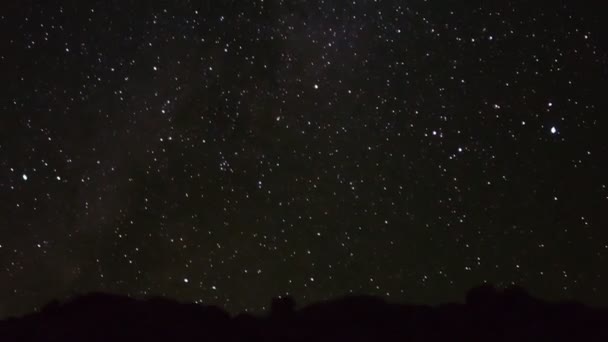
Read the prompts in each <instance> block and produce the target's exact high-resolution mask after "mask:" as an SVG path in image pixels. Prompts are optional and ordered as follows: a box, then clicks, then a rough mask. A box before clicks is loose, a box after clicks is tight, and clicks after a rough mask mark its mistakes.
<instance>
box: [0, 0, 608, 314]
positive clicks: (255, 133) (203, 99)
mask: <svg viewBox="0 0 608 342" xmlns="http://www.w3.org/2000/svg"><path fill="white" fill-rule="evenodd" d="M59 3H60V2H56V1H48V2H47V1H40V2H35V1H21V2H19V5H16V4H14V5H11V4H6V5H5V4H3V9H2V10H1V11H0V46H1V48H0V77H1V79H2V82H1V86H0V87H1V89H0V90H1V91H0V108H1V116H0V317H6V316H9V315H19V314H23V313H27V312H31V311H33V310H36V309H38V308H40V307H41V306H43V305H44V304H45V303H47V302H48V301H49V300H51V299H54V298H66V297H70V296H74V295H76V294H81V293H86V292H90V291H106V292H112V293H121V294H128V295H131V296H136V297H146V296H152V295H162V296H168V297H170V298H175V299H178V300H180V301H189V302H192V301H196V302H198V303H205V304H217V305H220V306H222V307H225V308H226V309H227V310H229V311H230V312H239V311H242V310H250V311H260V310H262V309H264V307H265V306H267V305H268V304H269V303H270V299H271V298H272V297H277V296H284V295H292V296H293V297H294V298H295V299H296V301H297V302H298V303H299V304H301V305H304V304H307V303H312V302H315V301H319V300H325V299H329V298H336V297H338V296H342V295H345V294H349V293H352V294H370V295H378V296H382V297H384V298H387V299H388V300H390V301H395V302H406V301H407V302H416V303H429V304H436V303H440V302H445V301H460V300H462V299H463V298H464V294H465V292H466V290H467V289H469V288H471V287H472V286H475V285H478V284H481V283H484V282H488V283H491V284H495V285H496V286H498V287H506V286H510V285H514V284H515V285H519V286H522V287H524V288H525V289H527V290H528V291H530V292H531V293H532V294H533V295H537V296H540V297H542V298H546V299H552V300H557V299H575V300H578V301H583V302H585V303H589V304H594V305H597V304H600V305H608V291H606V289H607V288H608V166H607V165H608V163H607V162H608V133H607V132H606V131H607V130H608V124H607V118H606V115H607V114H608V113H607V112H606V109H607V108H608V106H607V98H608V90H607V89H608V87H606V85H605V83H606V81H607V80H608V62H607V61H608V58H607V56H608V44H607V37H608V34H607V32H608V31H607V30H606V29H605V28H604V27H603V25H602V16H603V15H604V13H605V12H603V11H601V9H600V8H599V5H597V6H596V7H595V8H594V7H591V6H592V5H591V4H590V3H591V2H589V1H580V2H578V1H577V2H575V1H566V2H563V1H524V0H513V1H451V0H449V1H448V0H445V1H444V0H433V1H431V0H429V1H424V0H411V1H406V0H404V1H372V0H351V1H348V2H346V1H329V0H326V1H318V2H317V1H278V0H258V1H253V0H252V1H240V0H239V1H234V2H229V1H215V0H214V1H171V2H166V3H165V4H162V5H158V4H156V3H155V4H149V3H148V4H145V3H144V2H140V1H118V0H116V1H96V2H93V1H65V2H63V3H64V4H63V5H59ZM584 3H587V4H584ZM598 3H599V1H598Z"/></svg>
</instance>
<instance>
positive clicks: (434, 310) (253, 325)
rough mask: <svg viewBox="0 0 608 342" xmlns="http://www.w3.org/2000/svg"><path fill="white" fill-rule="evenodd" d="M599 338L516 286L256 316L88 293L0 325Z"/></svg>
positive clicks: (574, 307)
mask: <svg viewBox="0 0 608 342" xmlns="http://www.w3.org/2000/svg"><path fill="white" fill-rule="evenodd" d="M436 340H450V341H608V310H606V309H597V308H589V307H586V306H584V305H581V304H577V303H550V302H545V301H541V300H539V299H536V298H533V297H531V296H530V295H528V294H527V293H526V292H525V291H523V290H522V289H520V288H511V289H507V290H505V291H502V292H500V291H497V290H496V289H495V288H493V287H491V286H487V285H484V286H480V287H477V288H474V289H472V290H471V291H470V292H469V293H468V294H467V297H466V303H465V304H456V303H451V304H444V305H440V306H437V307H431V306H424V305H403V304H391V303H387V302H385V301H384V300H382V299H379V298H375V297H370V296H358V297H354V296H352V297H345V298H341V299H337V300H333V301H328V302H323V303H317V304H313V305H310V306H307V307H304V308H302V309H300V310H296V309H295V301H294V300H293V299H292V298H291V297H287V298H280V299H275V300H273V301H272V303H271V311H270V313H269V314H268V315H266V316H253V315H250V314H246V313H244V314H239V315H237V316H235V317H230V315H228V314H227V313H226V312H224V311H222V310H220V309H219V308H217V307H214V306H201V305H195V304H181V303H178V302H176V301H172V300H169V299H164V298H152V299H148V300H135V299H131V298H128V297H124V296H118V295H111V294H102V293H93V294H89V295H86V296H83V297H79V298H75V299H73V300H70V301H68V302H65V303H59V302H56V301H55V302H51V303H49V304H48V305H47V306H46V307H45V308H44V309H42V310H41V312H40V313H35V314H30V315H27V316H24V317H21V318H10V319H6V320H4V321H0V341H3V342H4V341H7V342H8V341H436Z"/></svg>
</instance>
